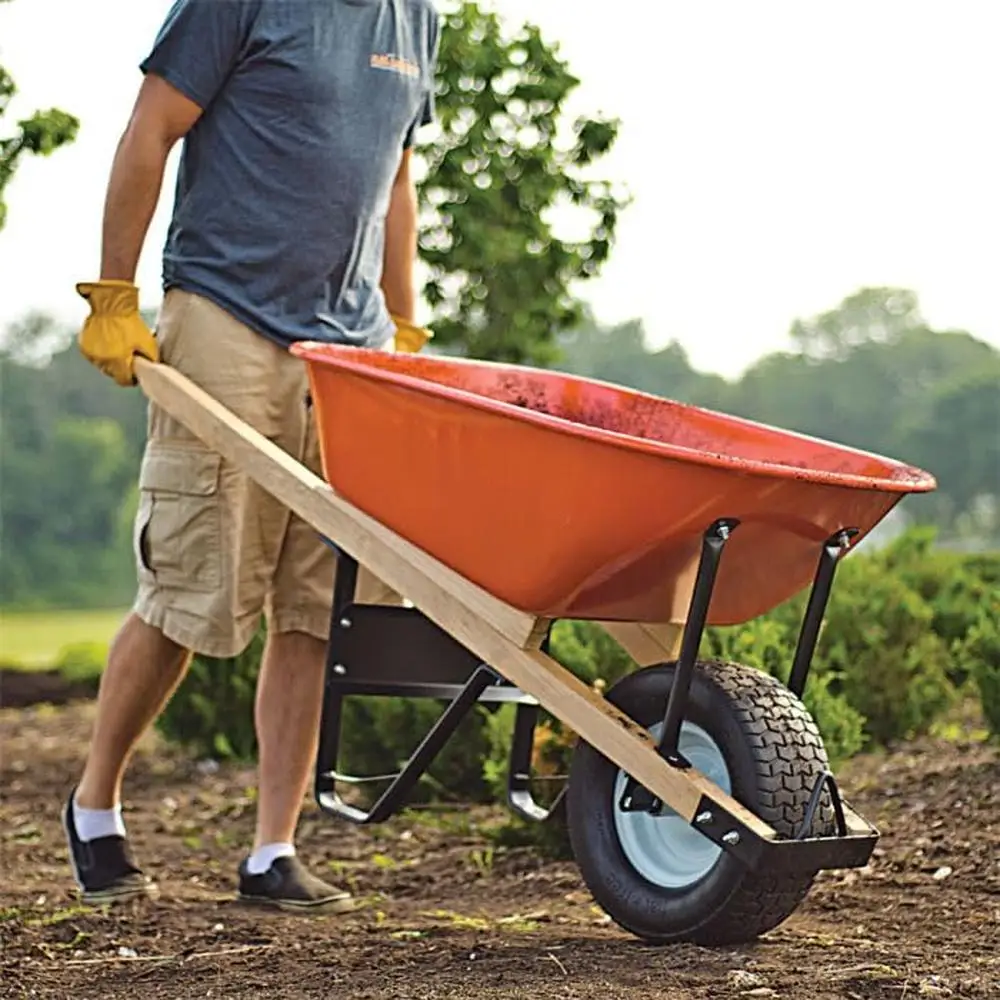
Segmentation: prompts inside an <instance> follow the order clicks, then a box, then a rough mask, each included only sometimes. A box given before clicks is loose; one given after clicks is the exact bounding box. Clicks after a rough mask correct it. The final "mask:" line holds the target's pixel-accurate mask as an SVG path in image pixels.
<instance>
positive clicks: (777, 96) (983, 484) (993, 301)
mask: <svg viewBox="0 0 1000 1000" xmlns="http://www.w3.org/2000/svg"><path fill="white" fill-rule="evenodd" d="M438 6H439V7H440V9H441V11H442V12H443V13H444V14H445V15H446V16H447V21H446V25H445V31H444V37H443V42H442V52H441V62H440V66H439V70H438V81H437V90H438V111H439V120H438V122H437V123H436V125H434V126H432V127H429V128H427V129H425V130H424V132H423V133H422V134H421V137H420V139H421V148H420V150H419V159H420V176H421V186H420V194H421V204H422V232H421V247H420V253H421V264H420V282H421V290H422V292H421V306H420V319H421V320H422V321H424V322H427V323H428V324H429V325H430V326H431V327H432V328H433V329H434V333H435V339H434V341H433V349H434V350H439V351H446V352H454V353H464V354H469V355H472V356H475V357H482V358H496V359H502V360H508V361H513V362H516V363H528V364H538V365H549V366H554V367H558V368H563V369H565V370H569V371H573V372H577V373H580V374H584V375H588V376H592V377H595V378H600V379H605V380H610V381H613V382H618V383H621V384H624V385H628V386H632V387H636V388H640V389H643V390H646V391H649V392H653V393H656V394H657V395H661V396H667V397H672V398H675V399H679V400H682V401H685V402H692V403H697V404H701V405H705V406H710V407H713V408H716V409H720V410H724V411H726V412H729V413H734V414H738V415H741V416H746V417H750V418H753V419H757V420H763V421H766V422H768V423H771V424H775V425H778V426H781V427H785V428H790V429H794V430H799V431H803V432H806V433H810V434H815V435H818V436H822V437H826V438H831V439H833V440H836V441H838V442H842V443H845V444H849V445H854V446H857V447H861V448H865V449H869V450H874V451H878V452H882V453H885V454H888V455H891V456H892V457H894V458H898V459H903V460H906V461H909V462H912V463H914V464H917V465H920V466H922V467H924V468H926V469H929V470H930V471H931V472H933V473H934V474H935V475H936V476H937V477H938V480H939V483H940V489H939V491H938V492H937V493H935V494H933V495H931V496H927V497H921V498H918V499H912V500H907V501H905V502H904V504H903V505H902V507H901V508H900V509H899V511H898V512H897V513H896V514H894V516H893V517H892V518H890V520H889V521H888V522H886V524H885V525H884V526H883V529H882V530H881V531H880V532H879V533H878V535H877V536H875V537H873V539H872V540H871V543H870V547H871V548H872V549H877V548H878V547H879V546H882V545H885V544H887V543H889V542H891V541H892V540H893V539H899V538H903V539H905V540H912V539H913V538H917V539H918V540H919V544H916V543H914V545H911V546H910V547H909V548H906V549H905V551H906V552H908V553H909V555H908V556H907V558H908V559H909V560H910V561H909V562H908V563H907V565H908V566H910V567H911V568H912V567H916V568H915V569H913V572H914V573H917V577H914V578H913V579H910V581H909V582H908V583H906V584H903V583H900V582H899V580H898V578H893V579H894V581H895V582H892V583H891V584H885V586H886V587H888V588H889V589H888V590H887V591H886V595H887V596H886V597H885V600H886V602H888V606H889V607H891V608H893V609H896V610H899V609H900V608H903V609H905V614H904V613H903V612H900V614H902V618H899V616H898V615H897V616H896V618H893V621H896V622H897V624H898V623H899V622H900V621H903V620H904V619H905V623H907V624H906V628H911V627H912V628H914V629H915V630H916V631H915V632H914V633H913V635H914V636H917V635H923V634H924V633H925V632H926V630H927V629H928V628H930V624H928V623H930V622H932V621H934V622H937V625H936V626H935V628H937V627H938V626H940V628H939V629H938V632H935V633H934V634H935V635H938V636H939V638H940V645H939V647H935V651H934V653H933V655H931V654H929V653H927V650H926V649H923V653H922V654H921V657H920V658H919V661H920V662H917V661H916V660H914V661H912V662H911V661H909V660H907V661H906V662H903V661H902V660H901V661H900V664H899V671H900V673H899V677H898V678H897V680H898V681H899V683H900V684H902V685H903V687H904V688H906V687H907V685H908V684H909V682H908V681H907V678H910V677H912V676H913V674H914V671H917V670H923V669H925V668H926V664H927V663H931V662H933V664H934V667H933V670H934V672H935V674H934V676H935V677H937V678H938V679H939V680H940V679H941V678H944V677H945V675H946V674H947V673H948V669H947V668H948V664H949V663H952V664H954V663H957V662H958V660H956V659H955V655H954V648H953V647H954V644H955V643H965V646H963V647H962V648H963V650H964V652H963V654H962V655H963V656H964V657H965V659H963V660H961V663H962V664H963V665H962V666H961V668H958V667H955V670H957V673H956V674H954V676H952V675H951V674H949V675H948V677H947V685H951V684H954V685H957V686H958V687H961V685H962V684H964V683H965V682H966V680H967V678H968V677H969V676H971V674H970V671H971V670H972V667H971V666H969V664H971V663H974V662H980V661H984V660H986V659H989V656H992V657H994V659H995V658H996V656H997V650H998V649H1000V644H998V641H997V639H996V636H997V624H996V604H995V590H994V589H993V588H994V587H995V585H996V582H997V580H996V575H995V565H996V559H995V556H993V555H992V553H995V551H996V548H997V543H998V540H1000V517H998V506H997V498H998V496H1000V296H998V294H997V288H996V275H997V264H998V261H1000V247H998V243H997V233H998V232H1000V186H998V185H997V178H998V177H1000V144H998V143H997V142H996V120H997V116H996V95H997V93H998V92H1000V63H998V61H997V60H996V57H995V31H994V30H993V28H994V24H993V17H992V13H993V12H992V10H991V8H990V6H989V5H987V4H982V3H979V2H961V0H953V2H951V3H949V4H948V5H947V6H945V5H943V4H935V5H931V4H921V5H916V4H912V3H908V2H903V0H883V2H881V3H879V4H877V5H873V4H871V3H862V2H855V0H849V2H842V3H840V4H837V5H835V6H833V7H831V6H825V5H816V4H802V3H792V2H784V0H774V2H771V3H768V4H752V5H751V4H745V3H738V2H735V0H718V2H715V3H699V4H679V3H651V2H649V0H619V2H618V3H615V4H613V5H612V4H598V3H596V2H593V0H534V2H530V3H529V2H523V0H493V2H491V3H483V4H479V5H477V4H472V3H458V2H444V0H442V2H441V3H439V4H438ZM168 7H169V3H168V2H167V0H147V2H144V3H135V2H133V0H89V2H87V3H74V4H71V3H66V2H65V0H0V66H2V71H0V73H2V76H0V80H2V82H0V115H2V117H0V202H2V204H3V212H4V214H3V221H2V228H0V333H2V339H0V345H2V346H0V353H2V357H0V388H2V395H0V419H2V452H0V477H2V479H0V517H2V539H0V544H2V564H0V574H2V575H0V609H2V611H0V624H2V626H3V634H2V649H0V662H2V663H3V664H5V665H6V667H7V669H8V670H11V671H13V670H16V669H23V668H25V667H30V668H31V669H41V668H47V667H51V666H52V665H53V664H55V663H57V662H58V663H60V664H63V666H64V667H66V665H67V664H69V666H68V667H66V669H70V668H71V667H72V664H73V663H74V662H77V660H79V662H80V663H81V664H83V666H82V667H81V669H82V670H84V672H85V673H86V671H87V670H91V669H92V670H96V671H98V672H99V670H100V668H101V664H102V663H103V655H104V650H105V648H106V644H107V642H108V641H109V639H110V637H111V635H112V633H113V631H114V629H115V628H116V627H117V624H118V622H119V621H120V618H121V614H122V611H121V609H122V608H124V607H127V605H128V603H129V601H130V600H131V596H132V587H133V570H132V555H131V524H132V516H133V513H134V510H135V503H136V493H135V476H136V471H137V467H138V460H139V455H140V452H141V448H142V443H143V438H144V433H145V423H144V400H143V397H142V396H141V394H140V392H139V391H138V390H135V391H125V390H120V389H117V388H116V387H114V386H112V385H111V384H110V383H109V381H108V380H107V379H105V378H104V377H103V376H102V375H100V374H99V373H98V372H96V371H95V370H93V369H92V368H90V367H89V366H88V365H87V364H86V363H85V362H84V361H83V360H82V358H81V357H80V356H79V354H78V352H77V351H76V349H75V344H74V338H75V336H76V332H77V330H78V329H79V325H80V323H81V322H82V320H83V318H84V316H85V306H84V304H83V302H82V301H81V300H80V299H78V298H77V296H76V295H75V293H74V290H73V286H74V283H75V282H76V281H79V280H84V279H90V278H93V277H95V276H96V274H97V271H98V267H99V254H100V230H101V214H102V207H103V199H104V194H105V185H106V181H107V176H108V172H109V170H110V165H111V161H112V158H113V155H114V152H115V146H116V143H117V141H118V138H119V136H120V134H121V132H122V130H123V128H124V127H125V124H126V121H127V118H128V115H129V111H130V108H131V105H132V102H133V100H134V96H135V93H136V89H137V87H138V85H139V82H140V75H139V71H138V69H137V64H138V63H139V61H140V60H141V59H142V58H143V56H144V55H145V54H146V52H147V51H148V49H149V47H150V45H151V44H152V42H153V39H154V37H155V34H156V31H157V28H158V27H159V25H160V23H161V21H162V20H163V17H164V16H165V14H166V12H167V10H168ZM178 155H179V150H178V151H175V153H174V155H173V156H172V157H171V161H170V169H169V170H168V175H167V178H166V182H165V184H164V187H163V194H162V197H161V200H160V204H159V208H158V211H157V214H156V217H155V219H154V222H153V226H152V229H151V231H150V233H149V237H148V240H147V242H146V245H145V249H144V253H143V256H142V261H141V266H140V271H139V275H138V283H139V285H140V287H141V293H142V304H143V307H144V309H145V310H146V311H147V314H148V317H149V319H150V322H153V321H154V319H155V312H156V308H157V305H158V302H159V296H160V287H159V280H160V260H159V255H160V249H161V245H162V242H163V238H164V235H165V231H166V226H167V223H168V220H169V214H170V209H171V200H172V193H173V192H172V189H173V180H174V172H175V170H176V164H177V158H178ZM904 532H911V534H903V533H904ZM912 532H916V534H912ZM868 544H869V543H866V545H868ZM914 546H915V547H914ZM931 552H934V553H936V554H937V555H935V557H934V558H937V556H938V555H940V556H942V558H943V554H950V555H949V558H951V556H954V557H955V558H962V559H965V558H968V559H969V560H973V561H971V562H965V563H961V564H959V563H955V562H950V561H949V562H946V563H945V562H941V563H938V562H933V560H932V558H931V555H930V553H931ZM887 558H888V557H887ZM990 560H992V561H990ZM932 563H933V566H934V567H936V568H935V569H934V572H933V573H931V572H930V571H929V570H928V571H927V572H928V573H929V574H930V575H926V574H925V575H924V576H920V573H922V572H923V570H922V569H920V568H921V567H927V566H931V565H932ZM879 565H880V566H882V564H879ZM886 567H888V568H889V569H891V568H892V560H891V559H889V560H888V562H886V563H885V565H884V566H883V567H882V568H883V569H885V568H886ZM969 567H973V568H971V569H970V568H969ZM990 567H993V568H990ZM889 569H886V572H888V571H889ZM918 571H919V572H918ZM858 572H861V570H858ZM865 572H868V570H866V571H865ZM871 572H875V570H871ZM879 572H882V570H881V569H880V570H879ZM966 573H967V574H969V575H967V576H963V575H962V574H966ZM935 574H937V575H935ZM956 580H961V581H965V583H963V584H962V586H966V589H965V590H961V588H959V590H960V591H961V593H960V594H959V596H955V594H956V593H957V591H955V590H954V587H955V586H958V584H955V581H956ZM948 587H951V588H952V589H951V590H949V589H948ZM894 588H895V589H894ZM900 588H903V589H900ZM945 592H947V594H946V596H947V599H948V601H950V602H951V603H950V604H948V605H947V609H946V610H944V611H941V610H940V607H944V605H940V606H939V605H935V604H933V602H934V601H936V600H939V599H940V600H944V599H945V598H944V597H941V594H945ZM990 595H992V596H990ZM934 608H939V610H937V611H935V610H933V609H934ZM956 608H960V609H962V610H961V613H959V612H958V611H956ZM948 609H950V610H948ZM935 615H937V617H935ZM949 615H950V617H949ZM956 615H957V617H956ZM941 616H944V617H943V618H942V617H941ZM842 619H843V620H844V621H850V619H851V616H850V615H849V614H846V612H845V614H844V615H842ZM980 619H982V622H985V624H982V622H980ZM941 622H944V624H941ZM977 623H980V624H977ZM980 627H981V628H982V629H986V630H987V631H986V632H980V633H974V632H973V630H974V628H980ZM900 628H902V626H900ZM990 629H992V632H990V631H989V630H990ZM782 634H784V633H782ZM581 635H582V633H581ZM908 635H909V633H906V632H905V629H904V630H903V631H902V632H898V633H892V636H895V638H894V639H893V638H892V637H891V636H890V638H889V639H886V637H885V636H882V638H881V639H880V640H879V641H878V643H876V644H875V645H873V646H872V648H871V650H870V652H871V655H872V656H873V657H874V656H878V655H880V654H879V652H878V649H877V648H876V646H879V647H880V648H881V649H884V648H885V647H886V646H894V647H898V649H900V650H905V649H907V648H908V647H907V643H909V642H910V638H912V637H910V638H906V636H908ZM983 635H986V636H987V638H986V639H983V638H982V636H983ZM970 636H973V637H974V638H975V642H977V643H979V645H978V646H975V649H978V650H980V652H978V653H974V652H970V650H972V649H973V646H970V645H969V644H970V643H972V642H973V639H972V638H970ZM989 636H993V638H992V639H990V638H989ZM584 638H586V637H584ZM579 639H580V636H579V635H577V636H576V638H575V639H574V642H575V641H577V640H579ZM793 639H794V632H793V631H789V632H788V641H789V642H792V641H793ZM580 641H582V640H580ZM587 641H590V640H589V639H588V640H587ZM720 641H721V640H720ZM727 641H728V640H727ZM783 641H784V640H782V642H783ZM830 641H831V642H832V641H833V640H832V639H831V640H830ZM914 641H916V640H915V639H914ZM858 642H859V643H861V646H864V643H866V642H869V639H868V638H865V639H864V641H862V639H861V638H859V639H858ZM990 642H992V643H993V645H992V646H989V643H990ZM984 643H986V645H984ZM779 645H780V644H779ZM745 647H746V648H744V649H743V657H744V659H745V660H746V659H748V658H749V659H750V660H753V659H754V657H755V656H758V658H760V659H762V660H763V659H766V657H765V656H764V654H762V653H760V652H759V650H758V651H757V653H755V652H754V649H755V648H756V647H754V646H753V642H751V641H749V640H748V641H747V643H745ZM565 648H568V647H565ZM576 648H577V647H574V649H576ZM727 648H728V647H727ZM845 648H846V647H845ZM858 648H859V649H860V648H861V647H860V646H859V647H858ZM864 648H868V647H864ZM922 648H923V647H922ZM987 648H989V649H992V653H989V655H987V653H983V652H981V650H983V649H987ZM594 649H597V647H594ZM598 652H600V651H599V650H598ZM598 652H595V653H593V655H592V654H591V653H588V654H587V656H590V657H591V659H590V660H587V663H589V664H590V665H589V666H586V668H584V667H581V670H583V672H584V673H587V674H588V676H590V675H594V676H596V675H597V673H599V672H600V670H599V667H598V666H594V664H595V663H596V661H595V660H594V657H595V656H597V655H598ZM758 654H759V655H758ZM568 655H570V657H571V658H572V656H573V655H576V654H573V653H570V654H568ZM581 655H582V654H581ZM601 655H604V654H603V653H601ZM858 655H860V654H859V653H858V652H857V650H854V652H853V653H852V654H851V656H850V657H848V656H847V654H846V653H844V656H845V657H846V659H847V660H851V659H852V657H853V660H852V662H853V663H854V664H855V666H857V664H858V662H860V661H858V658H857V657H858ZM584 660H586V657H584ZM584 660H580V661H579V662H580V663H583V662H584ZM95 664H96V666H95ZM857 669H859V670H860V669H861V668H860V667H857ZM927 669H930V668H927ZM996 669H997V671H998V676H1000V666H998V667H996ZM863 676H869V675H867V674H866V675H863ZM893 683H895V682H893ZM935 684H937V681H935ZM941 685H945V686H946V682H945V680H941ZM864 687H865V685H864V684H863V683H859V685H858V691H859V692H860V693H859V694H858V697H859V698H861V697H862V696H867V694H866V692H865V691H864V690H863V689H864ZM932 687H933V690H934V691H936V692H940V691H942V690H945V687H944V686H940V685H939V686H938V687H934V686H933V685H932ZM930 689H931V688H927V687H926V686H925V688H924V690H925V691H926V690H930ZM948 689H949V690H950V687H949V688H948ZM7 690H8V692H10V691H12V690H13V689H12V688H11V687H10V685H9V682H8V687H7ZM843 690H844V689H842V688H838V691H840V693H841V694H843ZM913 690H914V691H915V690H916V689H915V688H914V689H913ZM838 696H839V695H838ZM845 697H846V695H845ZM907 697H909V696H907ZM913 697H914V698H915V697H917V695H916V694H915V693H914V694H913ZM998 698H1000V696H998ZM885 701H886V704H889V705H892V704H902V702H901V701H900V696H899V692H898V691H897V690H896V689H895V688H893V687H892V685H889V687H888V688H887V691H886V694H885ZM947 701H948V699H947V698H943V699H937V695H935V696H934V697H933V698H930V699H929V701H928V704H927V706H925V709H926V711H924V714H922V715H919V719H920V720H923V721H921V722H920V724H921V725H923V724H924V723H926V724H928V725H929V724H930V721H933V718H934V717H935V716H936V713H938V711H939V709H941V707H942V706H944V705H945V704H946V703H947ZM855 707H856V708H858V711H861V708H859V707H858V706H857V705H856V706H855ZM918 714H919V713H918ZM852 718H853V717H852ZM859 718H860V716H859ZM907 719H909V716H907ZM244 721H246V720H244ZM911 721H912V720H911ZM213 724H214V723H209V724H207V725H208V726H209V727H210V726H211V725H213ZM241 725H242V723H241ZM858 725H859V726H860V725H861V723H860V722H859V723H858ZM900 726H901V727H902V729H901V730H900V731H901V732H909V731H910V729H909V728H907V727H910V721H906V720H904V721H903V722H901V723H900ZM911 728H912V727H911ZM858 731H859V732H860V729H859V730H858ZM826 732H827V733H828V734H829V732H831V730H830V729H827V730H826ZM214 735H217V734H213V733H212V732H209V733H208V738H209V742H208V744H207V745H209V746H211V745H213V744H212V741H211V738H213V737H214ZM247 740H249V741H251V742H252V734H250V735H249V736H247ZM848 743H850V741H848ZM247 745H248V746H249V743H248V744H247ZM859 745H860V744H859ZM248 752H249V751H248Z"/></svg>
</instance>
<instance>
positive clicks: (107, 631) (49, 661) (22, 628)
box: [0, 610, 125, 670]
mask: <svg viewBox="0 0 1000 1000" xmlns="http://www.w3.org/2000/svg"><path fill="white" fill-rule="evenodd" d="M124 617H125V612H123V611H121V610H112V611H109V610H98V611H30V612H7V611H0V663H3V665H4V666H7V667H14V666H16V667H24V668H25V669H26V670H39V669H45V668H46V667H51V666H52V665H53V664H54V663H55V662H56V660H57V659H58V657H59V654H60V652H61V651H62V650H63V649H65V648H66V647H67V646H72V645H76V644H77V643H95V644H98V645H102V646H106V645H108V644H109V643H110V642H111V640H112V639H113V638H114V635H115V632H117V631H118V627H119V626H120V625H121V623H122V620H123V619H124Z"/></svg>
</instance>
